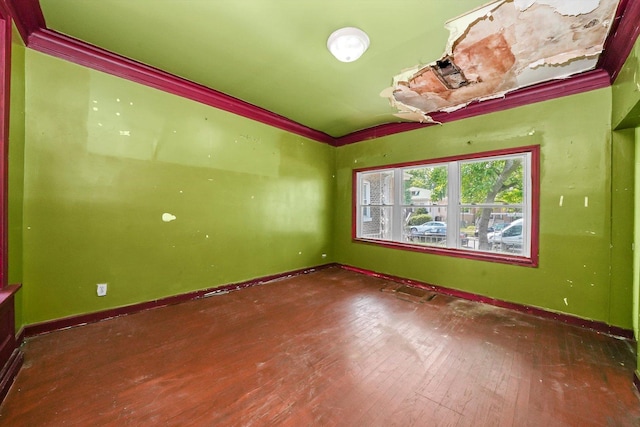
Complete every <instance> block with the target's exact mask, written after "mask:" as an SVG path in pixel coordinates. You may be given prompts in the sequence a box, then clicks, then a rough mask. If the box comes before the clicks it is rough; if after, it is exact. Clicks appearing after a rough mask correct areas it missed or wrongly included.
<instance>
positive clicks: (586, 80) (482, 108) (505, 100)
mask: <svg viewBox="0 0 640 427" xmlns="http://www.w3.org/2000/svg"><path fill="white" fill-rule="evenodd" d="M610 85H611V82H610V78H609V75H608V74H607V72H606V71H604V70H593V71H588V72H586V73H582V74H579V75H576V76H574V77H571V78H567V79H564V80H553V81H549V82H545V83H540V84H538V85H535V86H530V87H527V88H523V89H519V90H517V91H513V92H510V93H507V94H506V95H505V96H504V97H502V98H495V99H489V100H486V101H474V102H472V103H471V104H469V105H468V106H466V107H465V108H462V109H460V110H456V111H453V112H451V113H445V112H442V111H440V112H436V113H433V114H430V116H431V117H432V118H433V120H435V121H436V122H439V123H449V122H453V121H456V120H462V119H467V118H469V117H475V116H480V115H484V114H489V113H495V112H497V111H502V110H507V109H510V108H515V107H521V106H523V105H528V104H534V103H536V102H542V101H548V100H550V99H555V98H561V97H563V96H568V95H575V94H578V93H582V92H587V91H590V90H594V89H602V88H604V87H608V86H610ZM426 126H434V125H433V124H432V123H391V124H386V125H380V126H376V127H373V128H369V129H364V130H361V131H358V132H354V133H350V134H348V135H345V136H342V137H339V138H336V142H335V143H334V145H335V146H342V145H347V144H353V143H354V142H360V141H365V140H367V139H374V138H380V137H382V136H387V135H392V134H395V133H400V132H407V131H410V130H415V129H421V128H423V127H426Z"/></svg>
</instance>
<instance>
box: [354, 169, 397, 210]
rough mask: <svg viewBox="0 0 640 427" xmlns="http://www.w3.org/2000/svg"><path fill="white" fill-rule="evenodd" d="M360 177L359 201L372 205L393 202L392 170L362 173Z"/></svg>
mask: <svg viewBox="0 0 640 427" xmlns="http://www.w3.org/2000/svg"><path fill="white" fill-rule="evenodd" d="M360 179H361V181H360V182H361V183H362V187H361V189H360V193H361V196H360V199H361V200H360V203H362V204H363V205H366V204H370V205H372V206H373V205H391V204H393V171H381V172H368V173H363V174H362V175H361V177H360ZM365 183H366V184H365Z"/></svg>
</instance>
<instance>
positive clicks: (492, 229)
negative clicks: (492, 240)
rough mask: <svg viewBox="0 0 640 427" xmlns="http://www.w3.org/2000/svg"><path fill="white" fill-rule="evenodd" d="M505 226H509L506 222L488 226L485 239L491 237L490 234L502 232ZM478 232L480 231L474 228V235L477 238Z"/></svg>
mask: <svg viewBox="0 0 640 427" xmlns="http://www.w3.org/2000/svg"><path fill="white" fill-rule="evenodd" d="M507 225H509V223H508V222H497V223H495V224H493V225H490V226H489V227H487V237H490V236H492V235H493V234H492V233H495V232H496V231H502V229H503V228H505V227H506V226H507ZM479 232H480V230H478V229H477V228H476V231H475V233H474V235H475V236H476V237H478V234H479Z"/></svg>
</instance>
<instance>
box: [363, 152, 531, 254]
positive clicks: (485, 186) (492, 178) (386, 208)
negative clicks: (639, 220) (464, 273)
mask: <svg viewBox="0 0 640 427" xmlns="http://www.w3.org/2000/svg"><path fill="white" fill-rule="evenodd" d="M538 164H539V147H537V146H532V147H521V148H518V149H512V150H501V151H494V152H487V153H479V154H474V155H472V156H463V157H457V158H447V159H435V160H430V161H424V162H420V163H411V164H403V165H390V166H386V167H383V168H379V169H361V170H356V171H354V174H355V183H357V184H356V186H355V188H356V192H357V193H358V194H354V200H355V201H357V203H354V208H355V210H356V212H355V220H356V224H355V235H354V238H355V239H356V240H361V241H366V242H370V243H380V244H383V245H386V246H392V247H400V248H406V249H410V250H418V251H424V252H434V253H441V254H448V255H453V256H461V257H466V258H479V259H489V260H494V261H502V262H509V263H515V264H523V265H537V229H538V226H537V222H538V219H537V218H538V207H537V204H538V170H539V166H538Z"/></svg>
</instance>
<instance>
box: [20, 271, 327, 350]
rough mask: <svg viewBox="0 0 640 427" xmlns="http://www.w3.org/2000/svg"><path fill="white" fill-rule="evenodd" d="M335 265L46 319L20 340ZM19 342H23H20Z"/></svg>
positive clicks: (30, 327)
mask: <svg viewBox="0 0 640 427" xmlns="http://www.w3.org/2000/svg"><path fill="white" fill-rule="evenodd" d="M332 266H337V264H333V263H332V264H324V265H320V266H317V267H310V268H304V269H300V270H293V271H288V272H286V273H280V274H274V275H271V276H264V277H259V278H257V279H252V280H248V281H245V282H238V283H231V284H228V285H223V286H218V287H215V288H208V289H202V290H198V291H194V292H188V293H184V294H179V295H173V296H169V297H166V298H161V299H157V300H153V301H145V302H141V303H138V304H132V305H127V306H124V307H117V308H112V309H109V310H104V311H98V312H94V313H87V314H81V315H77V316H69V317H63V318H61V319H55V320H49V321H45V322H40V323H34V324H31V325H27V326H25V327H24V329H23V330H22V331H21V337H22V338H24V337H32V336H36V335H41V334H46V333H48V332H53V331H58V330H61V329H68V328H73V327H76V326H82V325H86V324H88V323H95V322H99V321H101V320H105V319H110V318H113V317H118V316H124V315H127V314H132V313H137V312H140V311H144V310H149V309H152V308H157V307H164V306H167V305H172V304H178V303H181V302H185V301H189V300H193V299H197V298H203V297H206V296H210V295H215V294H216V293H222V292H229V291H235V290H238V289H242V288H248V287H250V286H256V285H262V284H265V283H267V282H270V281H273V280H277V279H283V278H287V277H293V276H297V275H300V274H307V273H311V272H313V271H317V270H322V269H324V268H329V267H332ZM19 342H22V341H19Z"/></svg>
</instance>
